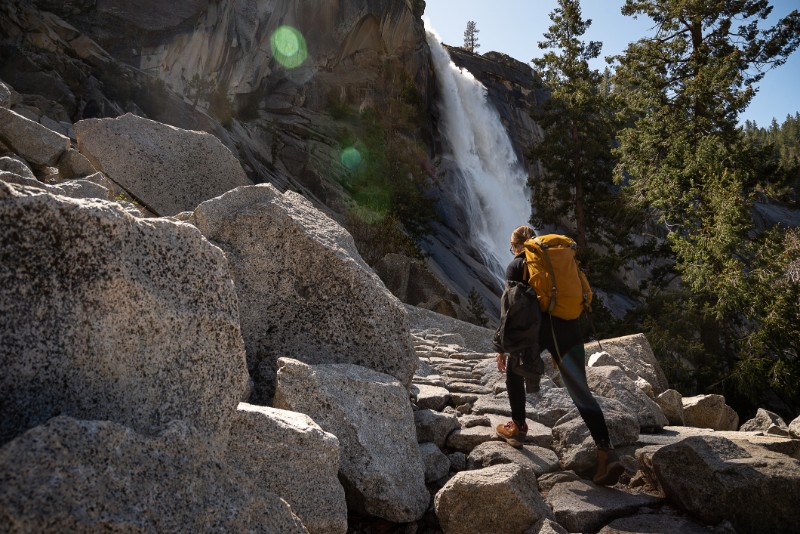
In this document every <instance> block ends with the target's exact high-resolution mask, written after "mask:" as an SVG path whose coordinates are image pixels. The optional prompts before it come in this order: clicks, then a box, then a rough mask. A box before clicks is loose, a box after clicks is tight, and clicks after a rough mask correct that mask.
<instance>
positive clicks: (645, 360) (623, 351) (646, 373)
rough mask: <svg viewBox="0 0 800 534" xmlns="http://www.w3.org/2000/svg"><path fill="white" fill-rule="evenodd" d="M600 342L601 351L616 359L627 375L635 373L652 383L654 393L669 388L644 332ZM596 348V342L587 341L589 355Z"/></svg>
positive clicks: (631, 375)
mask: <svg viewBox="0 0 800 534" xmlns="http://www.w3.org/2000/svg"><path fill="white" fill-rule="evenodd" d="M601 343H602V349H603V351H605V352H607V353H608V354H609V355H610V356H611V357H612V358H613V359H614V360H616V361H617V362H618V363H619V364H620V367H621V368H622V369H623V370H624V371H625V372H626V374H628V376H629V377H631V378H633V375H636V376H640V377H642V378H644V379H645V380H647V381H648V382H650V384H652V385H653V392H654V393H655V394H656V395H659V394H660V393H662V392H663V391H664V390H666V389H668V388H669V384H668V383H667V376H666V375H665V374H664V371H663V369H661V364H659V363H658V360H657V359H656V357H655V354H653V348H652V347H651V346H650V343H649V342H648V341H647V338H646V337H645V335H644V334H633V335H630V336H622V337H616V338H613V339H604V340H602V341H601ZM598 348H599V347H598V346H597V342H591V343H587V344H586V346H585V349H586V354H587V355H589V356H590V357H591V355H592V354H593V353H594V352H596V351H597V349H598ZM634 380H635V378H634Z"/></svg>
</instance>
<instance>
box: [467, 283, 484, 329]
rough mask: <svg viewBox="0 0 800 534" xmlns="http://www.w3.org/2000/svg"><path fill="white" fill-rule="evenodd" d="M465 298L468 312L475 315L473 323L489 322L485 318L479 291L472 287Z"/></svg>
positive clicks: (482, 323) (480, 324)
mask: <svg viewBox="0 0 800 534" xmlns="http://www.w3.org/2000/svg"><path fill="white" fill-rule="evenodd" d="M467 300H468V305H467V309H469V312H470V313H471V314H472V315H473V317H475V324H477V325H479V326H486V324H487V323H488V322H489V320H488V319H487V318H486V306H484V305H483V299H482V298H481V295H480V293H478V290H476V289H475V288H474V287H473V288H472V289H471V290H470V292H469V295H468V296H467Z"/></svg>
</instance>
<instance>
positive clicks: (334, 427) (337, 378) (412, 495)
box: [275, 358, 430, 523]
mask: <svg viewBox="0 0 800 534" xmlns="http://www.w3.org/2000/svg"><path fill="white" fill-rule="evenodd" d="M279 365H280V368H279V369H278V387H277V391H276V393H275V406H276V407H278V408H284V409H288V410H293V411H298V412H302V413H305V414H308V415H309V416H311V418H312V419H314V421H315V422H316V423H317V424H319V425H320V426H321V427H322V428H323V429H324V430H325V431H326V432H330V433H332V434H334V435H336V437H338V438H339V443H340V445H341V466H340V469H339V473H340V477H341V480H342V483H343V485H344V488H345V493H346V495H347V502H348V506H349V507H350V508H352V509H354V510H356V511H359V512H362V513H368V514H369V515H373V516H377V517H383V518H385V519H388V520H390V521H394V522H397V523H407V522H411V521H415V520H417V519H419V518H421V517H422V515H423V514H424V513H425V510H426V509H427V508H428V500H429V498H430V497H429V495H428V491H427V490H426V489H425V485H424V484H425V471H424V467H423V464H422V459H421V456H420V451H419V446H418V445H417V440H416V439H415V435H414V418H413V415H412V413H411V407H410V405H409V404H408V394H407V392H406V389H405V388H404V387H403V386H402V385H401V384H400V383H399V382H398V381H397V380H396V379H394V378H393V377H391V376H389V375H386V374H382V373H378V372H376V371H372V370H370V369H366V368H364V367H359V366H357V365H352V364H323V365H314V366H311V365H306V364H304V363H302V362H300V361H297V360H291V359H288V358H281V359H280V360H279Z"/></svg>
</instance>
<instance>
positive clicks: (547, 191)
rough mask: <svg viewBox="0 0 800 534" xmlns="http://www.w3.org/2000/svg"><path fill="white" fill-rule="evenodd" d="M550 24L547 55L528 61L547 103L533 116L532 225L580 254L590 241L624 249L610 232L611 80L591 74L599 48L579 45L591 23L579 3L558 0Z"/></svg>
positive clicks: (619, 235)
mask: <svg viewBox="0 0 800 534" xmlns="http://www.w3.org/2000/svg"><path fill="white" fill-rule="evenodd" d="M550 20H551V21H552V22H553V24H552V25H551V26H550V28H549V29H548V31H547V32H546V33H545V34H544V40H543V41H541V42H539V48H542V49H544V50H548V51H547V52H546V53H545V54H544V56H543V57H541V58H539V59H534V60H533V63H534V64H535V65H536V67H537V68H538V69H539V72H540V73H541V78H542V84H543V85H544V88H545V89H546V90H548V91H549V93H550V97H549V99H548V100H547V101H546V102H545V103H544V105H543V106H541V108H539V109H538V110H534V111H533V113H532V117H533V118H534V120H535V121H536V122H537V123H538V124H539V125H540V126H541V127H542V129H543V130H544V137H543V139H542V140H541V141H540V142H538V143H537V144H535V145H534V146H533V147H532V148H531V149H530V151H529V152H528V157H529V158H530V159H531V160H533V161H539V162H541V164H542V166H543V168H544V171H545V176H544V178H543V179H542V180H541V181H540V182H539V183H533V184H531V188H532V190H533V198H532V204H533V207H534V219H533V221H532V222H533V224H534V226H536V227H538V228H542V227H544V226H550V227H566V228H567V232H568V233H574V235H575V241H576V242H577V244H578V249H579V250H580V251H583V252H584V253H585V252H586V251H587V247H586V244H587V241H588V240H589V238H591V240H592V241H593V242H600V243H603V244H605V245H607V246H611V245H621V244H622V243H621V241H622V240H623V239H624V236H625V235H627V233H628V232H615V231H614V229H615V228H618V227H619V224H617V223H611V219H612V218H614V217H621V216H622V215H623V214H622V213H621V212H620V210H619V208H618V207H616V206H614V204H615V202H614V195H613V193H612V190H611V185H612V171H613V160H612V156H611V148H612V143H613V140H614V135H615V130H616V124H615V120H614V104H613V101H612V87H611V84H610V81H609V73H608V72H604V73H601V72H599V71H598V70H593V69H591V68H589V60H591V59H594V58H596V57H597V56H599V55H600V50H601V47H602V44H601V43H599V42H595V41H590V42H588V43H587V42H584V41H581V40H580V37H581V36H582V35H583V34H584V33H585V32H586V30H587V29H588V28H589V26H590V25H591V20H586V21H584V20H583V19H582V18H581V7H580V2H579V1H578V0H559V2H558V7H556V8H555V9H554V10H553V12H552V13H551V14H550ZM587 219H590V220H591V221H592V224H591V225H587ZM587 266H588V265H587Z"/></svg>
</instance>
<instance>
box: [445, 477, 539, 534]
mask: <svg viewBox="0 0 800 534" xmlns="http://www.w3.org/2000/svg"><path fill="white" fill-rule="evenodd" d="M433 502H434V508H435V510H436V516H437V517H438V518H439V523H440V524H441V526H442V529H443V530H444V532H445V534H495V533H497V532H503V533H504V534H515V533H517V534H521V533H523V532H525V531H526V530H527V529H528V528H530V527H531V526H533V525H535V524H536V523H537V522H539V521H540V520H542V519H545V518H547V519H553V513H552V512H551V511H550V508H548V506H547V504H545V502H544V500H543V499H542V496H541V495H539V491H538V489H537V487H536V475H535V474H534V472H533V469H531V468H529V467H525V466H521V465H517V464H502V465H493V466H491V467H486V468H484V469H478V470H474V471H462V472H460V473H458V474H457V475H455V476H454V477H453V478H451V479H450V480H449V481H448V482H447V484H445V485H444V487H443V488H442V489H441V490H439V492H438V493H437V494H436V496H435V497H434V501H433Z"/></svg>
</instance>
